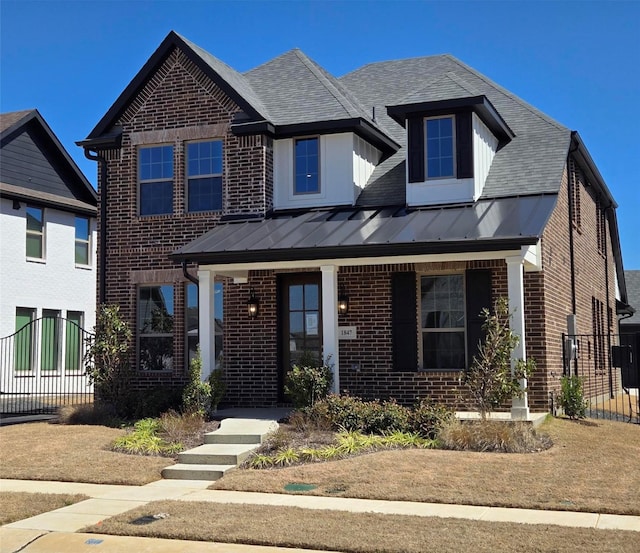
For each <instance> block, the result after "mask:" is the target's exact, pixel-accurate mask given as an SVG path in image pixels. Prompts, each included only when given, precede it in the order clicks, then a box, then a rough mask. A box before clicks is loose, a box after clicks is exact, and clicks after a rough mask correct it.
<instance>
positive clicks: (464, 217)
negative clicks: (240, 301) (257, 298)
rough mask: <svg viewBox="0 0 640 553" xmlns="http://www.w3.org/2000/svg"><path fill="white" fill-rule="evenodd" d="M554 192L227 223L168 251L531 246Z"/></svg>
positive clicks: (268, 254) (285, 253) (264, 255)
mask: <svg viewBox="0 0 640 553" xmlns="http://www.w3.org/2000/svg"><path fill="white" fill-rule="evenodd" d="M556 198H557V195H556V194H540V195H533V196H518V197H510V198H497V199H489V200H481V201H477V202H475V203H473V204H464V205H457V206H441V207H429V208H418V209H407V208H406V207H397V206H395V207H383V208H377V209H376V208H360V207H342V208H334V209H325V210H321V209H311V210H305V211H295V212H278V213H273V214H269V215H268V216H267V217H265V218H260V219H256V218H252V219H247V220H244V221H237V220H236V221H229V222H226V223H222V224H219V225H217V226H216V227H215V228H213V229H212V230H210V231H209V232H207V233H206V234H204V235H203V236H200V237H199V238H197V239H196V240H194V241H192V242H190V243H189V244H187V245H185V246H183V247H182V248H180V249H179V250H177V251H175V252H174V253H173V254H171V257H172V258H173V259H175V260H178V261H182V260H188V261H196V262H198V263H200V264H225V263H246V262H251V263H256V262H267V261H296V260H313V259H327V258H335V259H345V258H354V257H377V256H400V255H421V254H437V253H463V252H478V251H496V250H507V249H519V248H520V247H521V246H528V245H533V244H536V243H537V242H538V240H539V239H540V237H541V236H542V231H543V230H544V227H545V225H546V223H547V221H548V219H549V216H550V215H551V212H552V211H553V208H554V206H555V203H556Z"/></svg>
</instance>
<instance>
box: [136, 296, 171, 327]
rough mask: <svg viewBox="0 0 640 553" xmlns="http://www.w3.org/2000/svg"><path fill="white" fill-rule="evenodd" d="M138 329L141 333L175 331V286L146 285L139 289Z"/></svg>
mask: <svg viewBox="0 0 640 553" xmlns="http://www.w3.org/2000/svg"><path fill="white" fill-rule="evenodd" d="M139 293H140V301H139V303H138V330H139V332H140V333H141V334H156V333H158V334H164V333H171V332H173V286H169V285H165V286H144V287H141V288H140V290H139Z"/></svg>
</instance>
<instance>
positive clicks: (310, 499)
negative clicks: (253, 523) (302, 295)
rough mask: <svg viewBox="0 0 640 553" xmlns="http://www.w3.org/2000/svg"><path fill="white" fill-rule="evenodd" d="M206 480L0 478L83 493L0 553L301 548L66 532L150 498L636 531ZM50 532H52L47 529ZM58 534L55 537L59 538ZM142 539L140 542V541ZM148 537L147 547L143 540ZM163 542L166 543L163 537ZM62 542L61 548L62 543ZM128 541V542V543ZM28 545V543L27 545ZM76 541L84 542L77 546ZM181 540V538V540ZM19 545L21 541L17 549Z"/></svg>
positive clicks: (25, 524)
mask: <svg viewBox="0 0 640 553" xmlns="http://www.w3.org/2000/svg"><path fill="white" fill-rule="evenodd" d="M210 484H211V482H208V481H201V480H159V481H157V482H152V483H151V484H147V485H146V486H115V485H101V484H83V483H73V482H43V481H31V480H0V491H4V492H9V491H16V492H29V493H67V494H84V495H87V496H89V497H90V498H91V499H88V500H86V501H82V502H80V503H76V504H74V505H69V506H67V507H63V508H61V509H56V510H55V511H51V512H48V513H43V514H40V515H36V516H34V517H31V518H28V519H25V520H21V521H17V522H13V523H11V524H8V525H6V526H3V527H2V528H0V553H13V552H15V551H22V552H24V553H39V552H45V551H46V552H55V551H74V552H75V551H79V552H82V551H85V549H86V548H87V547H88V548H89V549H86V550H92V551H95V548H93V549H91V546H92V545H96V544H97V543H95V542H93V543H89V542H91V541H92V540H102V541H100V546H101V547H100V551H102V552H103V553H112V552H113V553H115V552H120V551H127V550H131V549H133V548H134V547H135V548H136V549H137V550H138V551H145V552H146V551H154V552H158V553H160V552H167V553H168V552H173V553H176V552H182V551H185V552H187V551H188V552H189V553H191V552H194V553H200V552H203V553H204V552H207V553H220V552H222V551H225V552H226V551H228V552H230V553H235V552H236V551H246V552H247V553H258V552H260V553H267V552H275V551H288V552H296V551H297V552H301V551H303V550H300V549H297V550H296V549H280V548H273V547H256V546H240V545H234V546H232V545H226V544H205V543H201V542H180V541H176V540H155V539H154V540H149V539H147V538H124V537H115V536H101V535H96V534H74V533H72V532H77V531H78V530H80V529H81V528H84V527H86V526H89V525H93V524H96V523H98V522H100V521H101V520H104V519H105V518H108V517H110V516H114V515H117V514H120V513H124V512H126V511H129V510H131V509H134V508H135V507H139V506H141V505H144V504H145V503H149V502H151V501H159V500H166V499H169V500H177V501H210V502H214V503H223V504H229V503H235V504H254V505H279V506H290V507H301V508H304V509H323V510H334V511H349V512H355V513H367V512H369V513H371V512H373V513H381V514H395V515H412V516H421V517H441V518H458V519H468V520H482V521H489V522H516V523H523V524H550V525H556V526H573V527H583V528H597V529H609V530H630V531H636V532H640V516H627V515H607V514H597V513H579V512H570V511H538V510H533V509H508V508H502V507H483V506H473V505H447V504H438V503H416V502H410V501H381V500H368V499H352V498H340V497H323V496H306V495H289V494H268V493H252V492H234V491H226V490H207V489H206V488H207V486H209V485H210ZM51 532H53V533H54V534H49V533H51ZM60 540H62V541H60ZM140 540H143V541H140ZM144 540H147V541H151V542H153V547H151V546H150V544H148V543H146V542H144ZM165 542H167V543H165ZM63 543H64V544H65V545H64V546H63V545H62V544H63ZM134 543H135V545H134ZM27 544H28V545H27ZM83 544H84V545H83ZM186 544H189V545H188V546H187V545H186ZM25 545H26V547H25Z"/></svg>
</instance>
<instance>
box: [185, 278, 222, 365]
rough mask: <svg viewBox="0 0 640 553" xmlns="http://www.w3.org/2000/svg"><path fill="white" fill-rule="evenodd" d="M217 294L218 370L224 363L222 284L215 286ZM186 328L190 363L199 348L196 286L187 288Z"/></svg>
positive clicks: (216, 343) (214, 289) (215, 300)
mask: <svg viewBox="0 0 640 553" xmlns="http://www.w3.org/2000/svg"><path fill="white" fill-rule="evenodd" d="M213 293H214V294H215V298H214V302H215V330H214V332H215V348H216V368H220V363H221V362H222V353H223V352H222V347H223V334H224V320H223V313H224V297H223V285H222V282H216V283H215V284H214V286H213ZM185 317H186V328H187V352H188V361H191V359H193V358H194V357H195V355H196V348H197V346H198V343H199V340H198V333H199V328H198V287H197V286H196V285H195V284H187V286H186V315H185Z"/></svg>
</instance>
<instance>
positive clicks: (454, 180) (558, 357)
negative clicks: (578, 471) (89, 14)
mask: <svg viewBox="0 0 640 553" xmlns="http://www.w3.org/2000/svg"><path fill="white" fill-rule="evenodd" d="M79 144H80V145H81V146H83V147H84V148H85V150H86V152H87V153H88V155H89V156H93V157H97V158H98V160H99V162H100V163H99V168H100V179H99V182H100V186H99V194H100V218H101V221H100V222H101V224H100V232H101V235H100V243H101V254H100V256H99V263H100V265H99V271H100V275H101V281H100V295H101V301H105V302H108V303H114V302H115V303H118V304H120V305H121V307H122V310H123V313H124V316H125V317H126V318H127V320H128V321H129V322H130V323H131V324H132V326H133V327H134V328H135V344H133V345H134V346H135V347H134V351H135V362H136V363H137V366H138V368H139V373H138V374H139V379H138V383H139V386H141V387H145V386H152V385H155V384H177V383H180V382H182V381H183V379H184V375H185V366H186V363H187V359H188V357H189V355H190V354H191V353H192V352H193V350H194V348H195V344H196V343H197V342H199V343H200V347H201V351H202V356H203V362H204V367H205V370H206V371H207V372H208V371H210V370H213V369H214V367H215V366H217V365H219V366H222V367H223V368H224V378H225V380H226V383H227V387H228V388H227V394H226V398H225V403H227V404H229V405H242V406H259V405H275V404H277V403H280V402H282V401H285V398H284V396H283V378H284V374H285V372H286V370H288V367H289V366H290V364H291V363H292V362H294V361H295V360H296V359H298V358H299V356H300V354H301V353H302V352H304V351H310V352H314V353H316V355H318V356H320V355H321V356H323V357H324V358H330V363H331V364H332V365H333V367H334V376H335V382H334V385H335V387H336V390H341V391H342V390H348V391H349V392H350V393H353V394H357V395H362V396H365V397H380V398H384V397H395V398H397V399H398V400H399V401H401V402H405V403H412V402H413V401H415V399H416V398H418V397H431V398H433V399H434V400H436V401H442V402H446V403H449V404H450V405H454V404H456V402H457V401H458V399H457V398H458V396H459V389H458V388H459V386H458V384H459V372H460V370H462V369H464V368H465V367H467V366H468V365H469V363H470V360H471V357H472V355H473V353H474V351H475V348H476V347H477V343H478V340H479V338H480V337H481V335H482V331H481V323H482V321H481V318H480V317H479V314H480V311H481V309H482V308H483V307H490V306H491V305H492V302H493V301H494V300H495V299H496V298H498V297H501V296H505V297H508V299H509V303H510V307H511V309H512V310H513V312H514V313H513V318H512V325H513V328H514V330H515V331H516V332H517V333H518V334H519V335H520V336H521V337H522V340H521V343H520V346H519V347H518V348H517V351H516V352H515V355H517V356H519V357H524V356H526V355H528V356H533V357H534V358H535V360H536V362H537V365H538V370H537V371H536V373H535V374H534V376H533V378H532V379H531V382H530V383H529V394H528V399H525V400H522V401H520V402H516V405H514V407H513V409H512V411H513V413H514V414H515V415H517V416H525V415H526V414H527V413H528V410H529V405H530V406H531V407H533V408H535V409H536V410H547V409H548V407H549V398H550V394H551V393H552V392H553V391H554V390H556V389H557V388H558V384H559V376H560V375H561V374H562V340H561V333H562V332H563V331H565V330H566V325H567V315H569V314H572V313H573V314H575V315H576V320H577V326H578V329H584V331H585V332H589V331H591V329H592V326H593V324H596V323H597V324H601V323H602V321H606V322H605V323H604V324H605V325H608V327H612V326H613V325H614V323H615V320H616V319H615V309H616V300H618V302H619V304H620V305H623V304H624V303H626V292H625V287H624V274H623V271H622V261H621V254H620V246H619V240H618V233H617V224H616V215H615V207H616V204H615V202H614V200H613V198H612V196H611V194H610V192H609V190H608V189H607V187H606V185H605V183H604V181H603V179H602V177H601V175H600V174H599V172H598V170H597V168H596V166H595V164H594V162H593V160H592V159H591V157H590V156H589V153H588V152H587V150H586V148H585V146H584V144H583V143H582V140H581V139H580V137H579V135H578V134H577V133H576V132H573V131H570V130H569V129H567V128H565V127H563V126H562V125H560V124H559V123H557V122H555V121H553V120H552V119H551V118H549V117H548V116H546V115H544V114H543V113H541V112H540V111H538V110H536V109H535V108H534V107H532V106H530V105H528V104H526V103H525V102H523V101H522V100H520V99H519V98H517V97H515V96H514V95H513V94H511V93H510V92H508V91H506V90H504V89H503V88H501V87H499V86H498V85H496V84H495V83H493V82H491V81H490V80H489V79H487V78H486V77H484V76H483V75H480V74H479V73H477V72H476V71H474V70H473V69H471V68H469V67H468V66H466V65H464V64H463V63H461V62H460V61H458V60H456V59H455V58H453V57H451V56H449V55H443V56H432V57H425V58H415V59H408V60H398V61H390V62H383V63H373V64H370V65H366V66H364V67H362V68H360V69H358V70H356V71H354V72H352V73H349V74H347V75H345V76H343V77H342V78H340V79H337V78H335V77H334V76H332V75H330V74H329V73H328V72H326V71H325V70H324V69H323V68H321V67H320V66H318V65H317V64H316V63H315V62H313V61H312V60H310V59H309V58H308V57H307V56H306V55H305V54H304V53H302V52H301V51H299V50H292V51H290V52H287V53H285V54H283V55H281V56H279V57H277V58H275V59H273V60H271V61H268V62H267V63H265V64H263V65H261V66H259V67H256V68H255V69H253V70H251V71H248V72H246V73H244V74H240V73H238V72H236V71H235V70H233V69H232V68H230V67H228V66H227V65H225V64H224V63H222V62H221V61H219V60H218V59H216V58H214V57H213V56H211V55H210V54H209V53H207V52H205V51H204V50H202V49H201V48H199V47H198V46H196V45H194V44H192V43H191V42H189V41H187V40H186V39H184V38H183V37H181V36H179V35H177V34H175V33H173V32H171V33H170V34H169V35H168V36H167V37H166V39H165V40H164V41H163V42H162V44H161V45H160V46H159V48H158V49H157V50H156V52H155V53H154V54H153V55H152V56H151V58H150V59H149V60H148V62H147V63H146V64H145V65H144V67H143V68H142V69H141V70H140V72H139V73H138V75H137V76H136V77H135V78H134V80H133V81H132V82H131V83H130V84H129V85H128V86H127V87H126V89H125V90H124V91H123V93H122V94H121V95H120V97H119V98H118V99H117V100H116V102H115V103H114V104H113V106H112V107H111V108H110V109H109V111H108V112H107V113H106V114H105V116H104V117H103V118H102V119H101V121H100V122H99V123H98V124H97V126H96V127H95V128H94V129H93V130H92V131H91V133H90V134H89V136H88V137H87V139H86V140H84V141H82V142H79ZM198 310H199V321H198V318H197V316H196V314H197V312H198Z"/></svg>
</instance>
